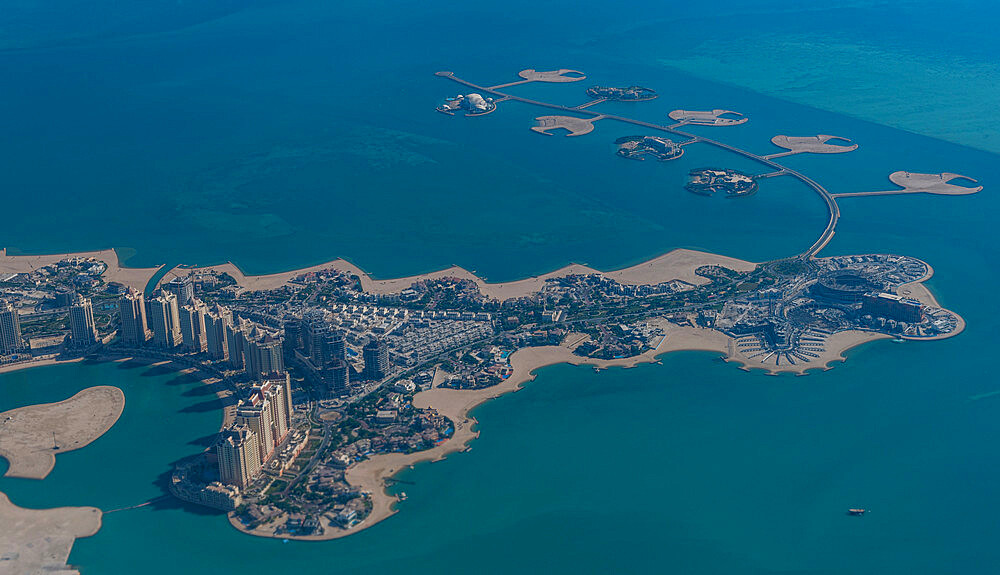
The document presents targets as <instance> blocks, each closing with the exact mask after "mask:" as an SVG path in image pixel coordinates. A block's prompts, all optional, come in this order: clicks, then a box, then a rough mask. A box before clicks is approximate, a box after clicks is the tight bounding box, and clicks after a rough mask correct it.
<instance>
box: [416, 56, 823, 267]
mask: <svg viewBox="0 0 1000 575" xmlns="http://www.w3.org/2000/svg"><path fill="white" fill-rule="evenodd" d="M436 75H438V76H441V77H443V78H448V79H449V80H452V81H453V82H458V83H459V84H463V85H465V86H468V87H470V88H473V89H474V90H477V91H480V92H486V93H489V94H492V95H493V96H496V98H497V102H501V101H507V100H514V101H516V102H523V103H525V104H531V105H533V106H540V107H543V108H550V109H553V110H560V111H563V112H569V113H576V114H584V115H588V116H590V118H589V119H586V121H589V122H591V123H592V122H596V121H597V120H617V121H619V122H625V123H627V124H632V125H635V126H642V127H644V128H650V129H653V130H659V131H662V132H667V133H669V134H674V135H677V136H683V137H685V138H689V141H686V142H684V145H687V144H693V143H697V142H702V143H705V144H708V145H710V146H715V147H717V148H722V149H724V150H728V151H730V152H733V153H735V154H739V155H741V156H743V157H746V158H749V159H751V160H754V161H756V162H759V163H761V164H764V165H765V166H768V167H770V168H773V169H774V170H775V172H774V173H772V174H769V176H778V175H788V176H792V177H794V178H796V179H798V180H799V181H801V182H802V183H804V184H805V185H807V186H809V187H810V188H811V189H812V190H814V191H815V192H816V193H817V194H818V195H819V197H820V198H821V199H822V200H823V203H824V204H826V208H827V214H828V216H829V217H828V219H827V224H826V228H825V229H824V230H823V233H822V234H821V235H820V237H819V239H817V240H816V242H815V243H813V244H812V245H811V246H809V249H807V250H805V251H804V252H802V253H800V254H798V256H797V257H800V258H812V257H815V256H816V254H818V253H819V252H820V251H821V250H822V249H823V248H824V247H826V245H827V244H829V243H830V240H832V239H833V235H834V234H835V233H836V229H837V222H838V220H840V207H839V206H838V205H837V201H836V199H835V197H834V195H833V194H831V193H830V192H829V191H828V190H827V189H826V188H824V187H823V186H821V185H820V184H819V183H818V182H816V181H815V180H813V179H812V178H810V177H808V176H806V175H805V174H802V173H801V172H798V171H796V170H793V169H791V168H788V167H786V166H783V165H781V164H779V163H777V162H775V161H773V160H771V159H769V158H768V157H766V156H761V155H759V154H754V153H753V152H749V151H747V150H743V149H741V148H737V147H735V146H731V145H729V144H726V143H723V142H719V141H717V140H712V139H710V138H706V137H704V136H696V135H694V134H691V133H689V132H684V131H682V130H679V129H678V128H679V127H680V126H684V125H686V124H687V122H683V121H682V122H678V123H676V124H673V125H670V126H664V125H661V124H655V123H653V122H645V121H642V120H636V119H633V118H626V117H624V116H617V115H614V114H603V113H600V112H592V111H590V110H588V109H586V107H587V106H590V105H593V104H597V103H600V102H599V101H596V100H595V101H594V102H590V103H587V104H583V105H581V106H576V107H571V106H563V105H560V104H552V103H549V102H542V101H539V100H532V99H530V98H522V97H520V96H514V95H511V94H507V93H505V92H500V91H499V88H504V87H507V86H513V85H518V84H523V83H526V81H520V82H514V83H511V84H501V85H499V86H493V87H486V86H480V85H478V84H474V83H472V82H469V81H468V80H463V79H462V78H459V77H458V76H456V75H455V74H454V73H453V72H437V74H436Z"/></svg>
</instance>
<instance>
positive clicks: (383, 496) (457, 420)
mask: <svg viewBox="0 0 1000 575" xmlns="http://www.w3.org/2000/svg"><path fill="white" fill-rule="evenodd" d="M574 335H577V336H579V335H580V334H570V335H568V336H567V338H566V341H564V342H563V344H561V345H557V346H541V347H527V348H522V349H519V350H518V351H516V352H514V353H513V354H511V356H510V362H511V366H512V367H513V368H514V372H513V374H511V376H510V377H509V378H507V379H506V380H505V381H503V382H502V383H500V384H498V385H495V386H493V387H488V388H485V389H478V390H460V389H449V388H439V387H438V388H433V389H430V390H427V391H422V392H420V393H417V394H416V395H415V396H414V397H413V406H414V407H416V408H420V409H425V408H434V409H436V410H437V411H438V413H440V414H441V415H444V416H446V417H448V418H449V419H450V420H451V421H452V422H453V423H454V425H455V432H454V434H453V435H452V437H451V438H449V439H448V441H446V442H444V443H442V444H441V445H438V446H436V447H434V448H432V449H429V450H426V451H418V452H414V453H384V454H378V455H375V456H373V457H371V458H370V459H367V460H365V461H362V462H359V463H356V464H355V465H353V466H351V467H349V468H348V469H347V471H346V478H347V482H348V483H350V484H351V485H354V486H356V487H359V488H361V489H362V491H366V492H368V493H370V495H371V499H372V511H371V513H370V514H369V515H368V517H366V518H365V520H364V521H363V522H361V523H359V524H357V525H355V526H353V527H351V528H349V529H338V530H336V531H331V532H328V533H324V534H323V535H307V536H297V535H291V534H282V535H280V536H276V535H274V534H273V533H272V532H270V531H269V530H268V529H266V528H265V529H260V528H258V529H247V528H245V527H244V526H243V525H242V524H240V522H239V520H238V519H236V517H235V515H233V514H230V516H229V523H230V524H231V525H232V526H233V527H235V528H236V529H237V530H239V531H241V532H243V533H246V534H249V535H255V536H259V537H271V538H275V537H277V538H281V539H294V540H301V541H325V540H331V539H339V538H341V537H347V536H349V535H353V534H354V533H357V532H359V531H363V530H365V529H368V528H369V527H372V526H374V525H376V524H378V523H379V522H381V521H383V520H385V519H387V518H389V517H391V516H392V515H394V514H395V513H397V511H398V510H397V509H395V508H394V506H393V504H394V503H395V502H396V501H397V499H396V497H395V496H393V495H390V494H389V493H387V491H386V490H387V487H388V486H387V484H386V479H387V478H390V477H392V476H393V475H394V474H395V473H397V472H399V471H401V470H403V469H406V468H408V467H410V466H412V465H415V464H417V463H421V462H424V461H431V462H436V461H441V460H444V459H446V458H447V456H448V455H449V454H452V453H455V452H459V451H464V450H465V449H467V447H468V445H469V444H470V443H471V442H472V441H473V440H475V439H477V438H478V437H479V433H480V432H479V430H478V429H475V427H476V425H477V424H478V423H479V422H478V421H477V420H476V418H475V417H473V416H472V415H471V412H472V411H473V410H474V409H475V408H476V407H478V406H480V405H482V404H483V403H486V402H487V401H490V400H492V399H496V398H499V397H501V396H503V395H506V394H508V393H511V392H515V391H517V390H519V389H521V388H522V387H524V385H525V384H526V383H528V382H531V381H534V379H535V378H536V377H537V373H536V372H537V370H539V369H541V368H543V367H547V366H550V365H556V364H561V363H567V364H570V365H577V366H579V365H590V366H593V367H594V369H595V370H603V369H607V368H610V367H622V368H626V369H627V368H633V367H636V366H638V365H640V364H644V363H656V362H658V359H659V358H660V356H662V355H665V354H668V353H670V352H674V351H713V352H718V353H720V354H721V357H722V358H723V359H724V360H725V361H726V362H732V363H737V364H740V369H743V370H746V371H749V370H750V369H764V370H768V371H769V373H771V374H777V373H783V372H791V373H795V374H798V375H804V374H806V373H807V370H810V369H822V370H828V369H832V368H831V367H830V366H829V364H830V363H833V362H843V361H845V358H844V355H843V354H844V352H846V351H847V350H849V349H851V348H854V347H857V346H859V345H862V344H865V343H868V342H869V341H875V340H877V339H885V338H888V337H889V336H884V335H882V334H875V333H870V332H841V333H839V334H835V335H834V336H832V337H831V338H830V342H832V343H833V345H831V346H830V349H829V351H827V352H825V353H824V354H822V355H821V357H820V358H819V359H817V360H815V361H814V362H809V364H801V365H794V366H779V367H777V368H771V367H769V366H764V365H759V364H758V365H753V364H752V363H749V360H743V359H740V358H738V357H733V356H732V354H731V350H732V349H733V346H732V341H733V340H732V338H730V337H729V336H727V335H725V334H723V333H721V332H718V331H715V330H714V329H710V328H699V327H680V326H670V327H668V328H667V329H666V335H664V336H663V338H662V339H661V340H660V342H659V344H658V345H657V346H656V347H655V348H653V349H650V350H647V351H646V352H644V353H642V354H640V355H637V356H633V357H627V358H621V359H612V360H601V359H593V358H588V357H581V356H578V355H574V354H573V348H574V347H575V345H577V344H579V343H580V342H581V341H582V340H580V339H579V338H577V341H573V342H571V340H573V339H574ZM837 336H841V337H839V338H838V337H837ZM279 519H280V517H279Z"/></svg>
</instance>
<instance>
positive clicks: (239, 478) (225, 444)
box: [215, 424, 260, 489]
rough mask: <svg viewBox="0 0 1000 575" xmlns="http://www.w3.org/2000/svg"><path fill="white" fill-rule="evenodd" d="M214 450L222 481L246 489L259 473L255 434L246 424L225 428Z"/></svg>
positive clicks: (258, 448) (258, 451)
mask: <svg viewBox="0 0 1000 575" xmlns="http://www.w3.org/2000/svg"><path fill="white" fill-rule="evenodd" d="M215 451H216V455H217V456H218V458H219V479H220V480H221V481H222V483H225V484H227V485H235V486H236V487H238V488H240V489H246V488H247V486H248V485H250V483H252V482H253V480H254V478H255V477H257V475H258V474H259V473H260V446H259V445H258V441H257V434H256V433H254V431H253V429H251V428H250V427H248V426H246V425H242V424H236V425H233V426H232V427H230V428H229V429H227V430H226V431H225V433H224V434H223V436H222V440H221V441H220V442H219V443H218V444H217V445H216V446H215Z"/></svg>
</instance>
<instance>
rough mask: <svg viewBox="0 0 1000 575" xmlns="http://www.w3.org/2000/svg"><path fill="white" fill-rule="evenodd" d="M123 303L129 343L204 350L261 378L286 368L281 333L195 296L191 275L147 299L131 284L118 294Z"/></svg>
mask: <svg viewBox="0 0 1000 575" xmlns="http://www.w3.org/2000/svg"><path fill="white" fill-rule="evenodd" d="M118 307H119V310H120V312H121V326H120V327H119V334H120V336H121V340H122V342H123V343H124V345H125V346H126V347H141V346H145V345H152V346H154V347H156V348H159V349H164V350H178V351H184V352H188V353H202V352H205V353H207V354H208V356H209V357H210V358H212V359H214V360H225V361H227V362H228V365H229V367H230V368H231V369H234V370H237V371H246V372H247V373H249V374H251V375H252V376H254V377H255V378H257V379H259V380H264V379H266V378H269V377H274V376H279V375H282V374H284V373H285V363H284V358H283V357H282V337H281V333H280V332H278V331H273V330H269V329H267V328H265V327H264V326H261V325H259V324H256V323H253V322H250V321H247V320H245V319H241V318H239V317H234V316H233V314H232V312H231V311H230V310H228V309H226V308H225V307H223V306H220V305H211V306H210V305H207V304H205V303H204V302H202V301H200V300H199V299H197V298H196V297H195V296H194V285H193V283H192V281H191V278H189V277H177V278H174V279H172V280H170V281H169V282H167V283H165V284H164V285H163V288H162V289H161V290H160V293H159V294H158V295H156V296H154V297H153V298H151V299H150V300H149V301H148V302H146V301H145V297H144V296H143V294H142V293H141V292H138V291H136V290H133V289H128V290H126V291H125V292H124V293H123V294H122V295H121V297H120V298H119V302H118Z"/></svg>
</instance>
